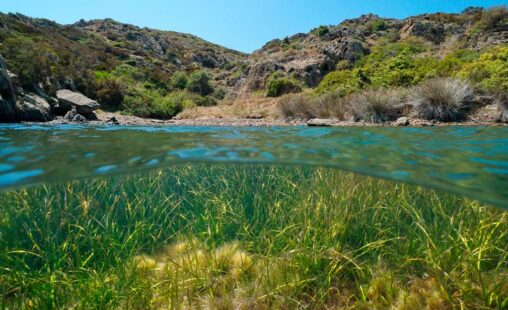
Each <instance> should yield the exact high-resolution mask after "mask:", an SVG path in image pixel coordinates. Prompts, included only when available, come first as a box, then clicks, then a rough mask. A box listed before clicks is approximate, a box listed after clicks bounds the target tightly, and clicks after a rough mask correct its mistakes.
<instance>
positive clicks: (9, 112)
mask: <svg viewBox="0 0 508 310" xmlns="http://www.w3.org/2000/svg"><path fill="white" fill-rule="evenodd" d="M16 121H18V116H17V113H16V95H15V94H14V89H13V87H12V83H11V79H10V77H9V73H8V71H7V68H6V67H5V62H4V59H3V58H2V56H0V122H16Z"/></svg>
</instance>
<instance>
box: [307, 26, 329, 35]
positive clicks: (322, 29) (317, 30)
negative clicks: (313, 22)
mask: <svg viewBox="0 0 508 310" xmlns="http://www.w3.org/2000/svg"><path fill="white" fill-rule="evenodd" d="M329 32H330V28H328V27H327V26H319V27H317V28H314V29H312V30H311V33H312V34H314V35H317V36H318V37H320V38H322V37H324V36H325V35H327V34H328V33H329Z"/></svg>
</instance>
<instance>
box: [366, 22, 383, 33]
mask: <svg viewBox="0 0 508 310" xmlns="http://www.w3.org/2000/svg"><path fill="white" fill-rule="evenodd" d="M386 28H387V26H386V23H385V21H383V20H380V19H376V20H373V21H371V22H369V23H368V24H367V25H366V26H365V30H367V32H368V33H373V32H377V31H384V30H386Z"/></svg>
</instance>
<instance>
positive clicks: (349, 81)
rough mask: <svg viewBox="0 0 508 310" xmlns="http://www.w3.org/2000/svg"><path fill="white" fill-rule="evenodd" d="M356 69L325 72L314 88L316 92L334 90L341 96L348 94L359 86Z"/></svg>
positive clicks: (322, 92) (358, 76) (321, 92)
mask: <svg viewBox="0 0 508 310" xmlns="http://www.w3.org/2000/svg"><path fill="white" fill-rule="evenodd" d="M360 76H361V75H360V74H359V71H358V70H340V71H334V72H331V73H329V74H327V75H326V76H325V77H324V78H323V80H322V81H321V82H320V83H319V85H318V87H317V88H316V92H317V93H318V94H324V93H326V92H335V93H338V94H340V95H341V96H346V95H349V94H351V93H353V92H355V91H358V90H359V89H360V88H361V84H362V83H361V79H360Z"/></svg>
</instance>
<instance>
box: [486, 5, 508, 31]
mask: <svg viewBox="0 0 508 310" xmlns="http://www.w3.org/2000/svg"><path fill="white" fill-rule="evenodd" d="M507 20H508V10H507V9H506V6H504V5H502V6H497V7H492V8H489V9H487V10H485V11H483V12H482V17H481V19H480V21H479V26H480V27H481V28H482V29H483V30H492V29H495V28H497V27H498V26H501V25H503V24H504V23H506V21H507Z"/></svg>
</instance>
